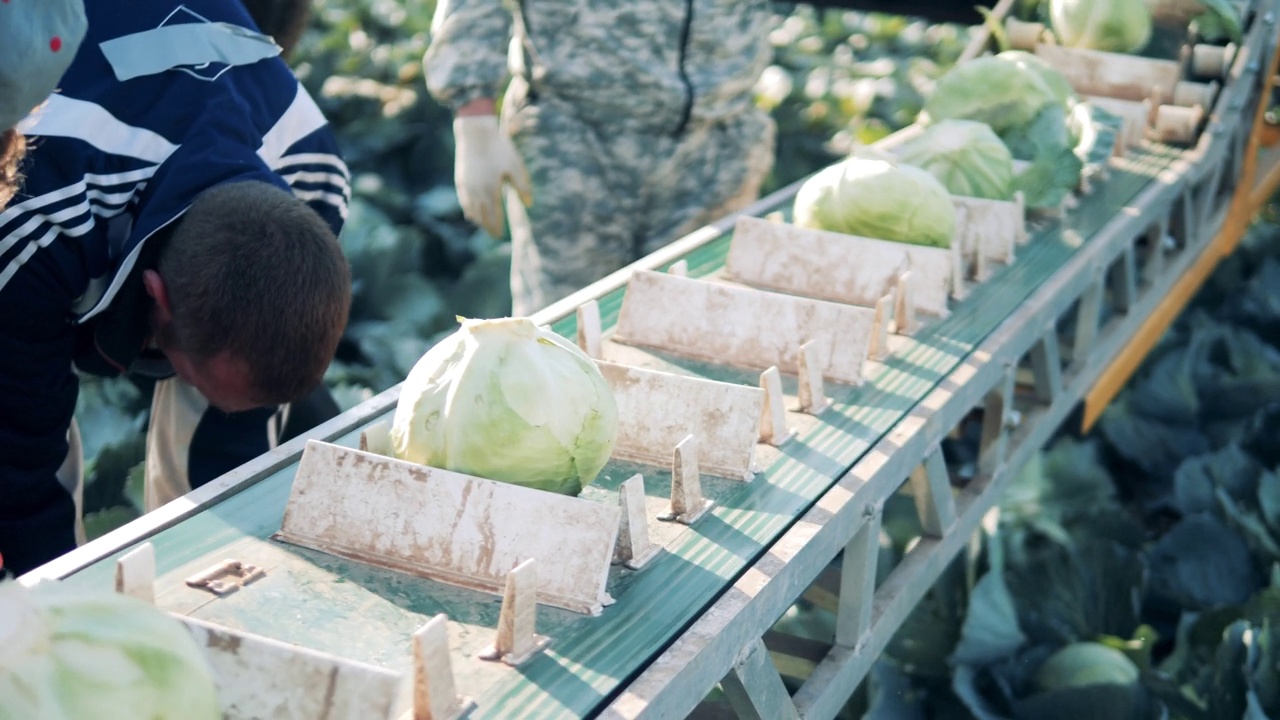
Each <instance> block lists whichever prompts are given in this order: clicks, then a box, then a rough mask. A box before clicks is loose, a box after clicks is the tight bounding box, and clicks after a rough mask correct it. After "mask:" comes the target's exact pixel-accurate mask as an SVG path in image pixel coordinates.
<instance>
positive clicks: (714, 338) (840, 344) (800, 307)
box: [613, 271, 875, 385]
mask: <svg viewBox="0 0 1280 720" xmlns="http://www.w3.org/2000/svg"><path fill="white" fill-rule="evenodd" d="M874 332H875V311H874V310H871V309H868V308H862V307H855V306H851V305H840V304H836V303H832V302H827V301H823V300H812V299H809V298H800V297H795V296H792V295H783V294H780V293H772V292H765V291H762V290H755V289H751V288H741V287H734V286H730V285H723V284H719V283H712V282H706V281H703V280H694V279H690V278H682V277H677V276H674V275H669V274H666V273H659V272H653V271H638V272H636V273H635V274H634V275H633V276H632V277H631V281H630V282H629V283H628V284H627V292H626V296H625V297H624V299H623V301H622V309H621V311H620V312H619V314H618V323H617V326H616V329H615V332H614V336H613V340H614V341H615V342H621V343H625V344H629V345H635V346H638V347H645V348H650V349H654V350H658V351H664V352H669V353H672V354H674V355H679V356H683V357H688V358H691V359H695V360H705V361H709V362H715V363H721V364H726V365H732V366H736V367H742V368H747V369H755V370H763V369H765V368H768V367H771V366H777V367H778V369H779V370H782V371H785V372H788V373H792V374H795V373H798V372H799V359H800V346H801V345H803V344H804V343H806V342H808V341H810V340H820V341H821V346H820V350H821V353H822V354H821V355H820V356H819V357H817V358H814V360H815V361H816V363H817V365H818V367H819V368H820V369H821V371H822V374H823V377H825V378H828V379H830V380H834V381H836V382H842V383H846V384H849V385H860V384H861V383H862V380H863V377H862V367H863V364H864V362H865V360H866V359H867V357H868V354H869V352H870V350H871V341H872V336H873V335H874Z"/></svg>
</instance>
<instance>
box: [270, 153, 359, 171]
mask: <svg viewBox="0 0 1280 720" xmlns="http://www.w3.org/2000/svg"><path fill="white" fill-rule="evenodd" d="M294 165H325V166H328V167H332V168H335V169H336V170H337V171H338V172H339V173H341V174H342V175H350V172H348V170H347V164H346V163H344V162H343V161H342V158H340V157H338V156H337V155H333V154H330V153H290V154H288V155H285V156H284V157H282V158H280V159H279V160H277V161H276V162H275V163H272V164H271V169H272V170H277V171H278V170H283V169H284V168H287V167H292V166H294Z"/></svg>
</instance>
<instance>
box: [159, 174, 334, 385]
mask: <svg viewBox="0 0 1280 720" xmlns="http://www.w3.org/2000/svg"><path fill="white" fill-rule="evenodd" d="M157 271H158V272H159V273H160V278H161V279H162V280H163V281H164V284H165V287H166V288H167V289H168V294H169V304H170V309H171V311H172V313H173V326H172V333H171V335H172V337H171V338H170V339H171V340H172V341H173V342H175V343H176V345H177V347H178V348H179V349H181V350H182V351H183V352H186V353H189V354H191V355H192V356H194V357H195V358H197V359H208V358H212V357H214V356H216V355H219V354H221V353H223V352H228V353H229V354H230V355H231V356H232V357H233V358H236V359H238V360H241V361H243V362H245V363H247V365H248V367H249V373H250V383H251V386H252V388H253V390H254V394H255V395H256V397H255V398H253V399H254V400H255V401H256V402H259V403H260V404H262V405H274V404H283V403H286V402H293V401H294V400H297V399H299V398H301V397H303V396H304V395H306V394H307V393H309V392H310V391H311V390H313V389H314V388H315V387H316V386H318V385H319V384H320V382H321V380H322V379H323V377H324V372H325V369H326V368H327V367H328V366H329V362H330V361H331V360H332V358H333V355H334V352H335V351H336V350H337V347H338V341H339V340H340V339H341V337H342V332H343V330H344V328H345V327H346V323H347V313H348V311H349V308H350V305H351V272H350V269H349V267H348V265H347V261H346V258H345V257H343V255H342V249H341V247H340V246H339V245H338V240H337V238H336V237H335V236H334V234H333V231H332V230H331V229H330V228H329V225H328V224H327V223H326V222H325V221H324V220H323V219H322V218H321V217H320V216H319V215H318V214H317V213H316V212H315V211H314V210H312V209H311V208H310V207H308V206H307V204H306V203H304V202H302V201H301V200H299V199H297V198H296V197H294V196H293V195H292V194H291V193H289V192H287V191H285V190H282V189H280V188H278V187H276V186H274V185H270V184H267V183H264V182H258V181H241V182H232V183H227V184H224V185H219V186H217V187H214V188H212V189H210V190H206V191H205V192H203V193H201V194H200V195H199V196H198V197H197V198H196V200H195V202H194V203H192V205H191V208H190V209H189V210H187V212H186V214H185V215H184V216H183V218H182V220H181V221H180V223H179V225H178V226H177V228H176V229H175V230H174V232H173V235H172V236H171V237H170V238H169V241H168V242H167V244H166V245H165V247H164V249H163V250H161V252H160V258H159V262H158V268H157Z"/></svg>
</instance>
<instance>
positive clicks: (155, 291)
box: [142, 270, 173, 325]
mask: <svg viewBox="0 0 1280 720" xmlns="http://www.w3.org/2000/svg"><path fill="white" fill-rule="evenodd" d="M142 286H143V287H145V288H146V289H147V295H150V296H151V299H152V300H154V301H155V303H156V309H155V313H156V320H158V321H159V322H160V324H162V325H168V324H169V323H171V322H173V309H172V308H171V307H170V305H169V288H167V287H165V284H164V280H163V279H161V277H160V273H158V272H156V271H155V270H143V271H142Z"/></svg>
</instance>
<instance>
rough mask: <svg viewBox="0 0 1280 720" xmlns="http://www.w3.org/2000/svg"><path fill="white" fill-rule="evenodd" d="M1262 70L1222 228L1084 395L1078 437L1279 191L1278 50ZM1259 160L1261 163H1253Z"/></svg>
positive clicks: (1095, 418)
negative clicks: (1274, 107) (1270, 115)
mask: <svg viewBox="0 0 1280 720" xmlns="http://www.w3.org/2000/svg"><path fill="white" fill-rule="evenodd" d="M1268 67H1269V70H1268V72H1267V74H1266V75H1264V76H1263V81H1262V82H1263V84H1264V87H1263V88H1262V93H1263V96H1262V101H1261V102H1259V103H1258V110H1257V114H1256V116H1255V117H1254V121H1253V131H1252V133H1251V134H1250V137H1249V142H1248V145H1247V148H1246V150H1245V158H1244V162H1243V164H1242V167H1241V177H1240V182H1239V184H1238V185H1237V188H1236V191H1235V194H1234V195H1233V196H1232V198H1231V209H1230V210H1229V211H1228V213H1227V215H1226V219H1225V220H1224V221H1223V224H1222V228H1221V229H1220V230H1219V231H1218V234H1217V235H1216V236H1214V238H1213V240H1212V242H1210V243H1209V245H1208V246H1207V247H1206V248H1205V249H1204V251H1203V252H1202V254H1201V255H1200V257H1199V258H1197V259H1196V261H1195V262H1194V263H1193V264H1192V265H1191V267H1190V268H1188V269H1187V272H1186V274H1185V275H1183V276H1182V277H1181V278H1179V279H1178V282H1177V283H1176V284H1175V285H1174V286H1173V289H1172V290H1171V291H1170V292H1169V295H1168V296H1167V297H1165V298H1164V300H1162V301H1161V302H1160V304H1159V305H1157V306H1156V309H1155V311H1153V312H1152V313H1151V316H1150V317H1148V318H1147V320H1146V322H1144V323H1143V324H1142V327H1141V328H1139V329H1138V331H1137V332H1136V333H1134V336H1133V339H1132V340H1131V341H1130V342H1129V344H1128V345H1127V346H1125V348H1124V349H1123V350H1121V351H1120V353H1119V355H1117V356H1116V358H1115V360H1113V361H1112V362H1111V364H1110V365H1109V366H1108V367H1107V368H1106V369H1105V370H1103V371H1102V374H1101V375H1100V376H1099V377H1098V381H1097V382H1096V383H1094V385H1093V388H1092V389H1090V390H1089V392H1088V393H1087V394H1086V395H1085V398H1084V417H1083V421H1082V427H1083V430H1084V431H1086V432H1087V431H1088V430H1089V429H1090V428H1092V427H1093V425H1094V424H1095V423H1096V422H1097V421H1098V418H1099V417H1101V416H1102V412H1103V410H1105V409H1106V408H1107V405H1108V404H1110V403H1111V401H1112V400H1113V399H1115V396H1116V394H1117V393H1119V392H1120V389H1121V388H1122V387H1124V385H1125V383H1127V382H1128V380H1129V378H1130V377H1131V376H1132V375H1133V373H1134V371H1135V370H1137V369H1138V366H1139V365H1140V364H1141V363H1142V361H1143V359H1145V358H1146V357H1147V354H1148V353H1150V352H1151V348H1153V347H1154V346H1155V344H1156V343H1157V342H1158V341H1159V340H1160V338H1161V337H1162V336H1163V335H1164V332H1165V330H1167V329H1168V328H1169V325H1171V324H1172V323H1173V321H1174V319H1175V318H1177V317H1178V315H1179V314H1180V313H1181V312H1182V310H1183V308H1185V307H1186V306H1187V303H1188V302H1190V300H1191V298H1192V297H1193V296H1194V295H1195V294H1196V292H1197V291H1198V290H1199V289H1200V286H1201V285H1203V284H1204V281H1205V280H1206V279H1207V278H1208V277H1209V275H1210V273H1212V272H1213V270H1214V268H1216V267H1217V265H1218V262H1219V261H1220V260H1221V259H1222V258H1224V257H1226V256H1227V255H1230V254H1231V253H1232V252H1234V251H1235V249H1236V246H1237V245H1239V244H1240V239H1241V238H1242V237H1244V234H1245V231H1246V230H1248V228H1249V225H1250V223H1252V221H1253V218H1254V217H1255V216H1256V215H1257V214H1258V211H1259V210H1261V209H1262V208H1263V207H1264V206H1265V205H1266V203H1267V201H1268V200H1269V199H1270V198H1271V196H1272V195H1274V194H1275V192H1276V191H1277V189H1278V188H1280V147H1276V145H1277V140H1280V132H1277V128H1276V127H1275V126H1273V125H1272V124H1271V123H1269V122H1268V121H1267V118H1266V112H1267V109H1268V106H1269V105H1270V97H1271V92H1272V89H1273V87H1275V85H1276V82H1275V79H1276V78H1277V74H1278V72H1280V48H1277V50H1276V51H1275V52H1273V54H1272V56H1271V62H1270V65H1269V66H1268ZM1260 158H1261V159H1262V162H1259V160H1260Z"/></svg>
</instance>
